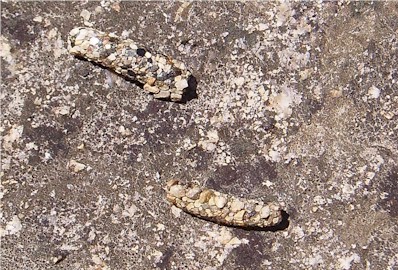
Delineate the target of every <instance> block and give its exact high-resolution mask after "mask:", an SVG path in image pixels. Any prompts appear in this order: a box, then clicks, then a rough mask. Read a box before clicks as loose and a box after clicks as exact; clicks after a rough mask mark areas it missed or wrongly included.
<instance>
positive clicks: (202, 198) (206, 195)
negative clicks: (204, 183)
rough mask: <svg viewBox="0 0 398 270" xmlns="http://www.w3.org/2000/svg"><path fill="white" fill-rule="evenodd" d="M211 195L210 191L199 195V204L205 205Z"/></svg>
mask: <svg viewBox="0 0 398 270" xmlns="http://www.w3.org/2000/svg"><path fill="white" fill-rule="evenodd" d="M212 195H213V192H212V191H211V190H208V189H206V190H204V191H202V193H200V196H199V202H201V203H206V202H208V201H209V199H210V197H211V196H212Z"/></svg>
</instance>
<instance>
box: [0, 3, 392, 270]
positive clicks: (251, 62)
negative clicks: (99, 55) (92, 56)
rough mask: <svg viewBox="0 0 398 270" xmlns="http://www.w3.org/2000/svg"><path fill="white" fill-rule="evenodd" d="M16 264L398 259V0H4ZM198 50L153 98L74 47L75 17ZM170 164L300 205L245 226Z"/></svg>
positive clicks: (5, 233)
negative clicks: (200, 199) (216, 219)
mask: <svg viewBox="0 0 398 270" xmlns="http://www.w3.org/2000/svg"><path fill="white" fill-rule="evenodd" d="M1 5H2V10H1V27H2V29H1V57H2V58H1V61H2V62H1V63H2V64H1V79H2V85H1V89H2V91H1V115H2V119H1V134H2V148H1V150H2V152H1V161H2V173H1V185H2V190H1V207H2V211H1V217H0V221H1V223H0V225H1V227H0V234H1V269H207V270H210V269H376V270H377V269H380V270H381V269H397V268H398V255H397V254H398V236H397V235H398V185H397V181H398V180H397V179H398V150H397V149H398V70H397V63H398V38H397V35H398V4H397V2H351V3H349V2H334V1H333V2H325V3H315V2H308V3H300V2H298V3H279V2H266V3H259V2H252V1H247V2H220V3H214V2H162V3H160V2H158V3H150V2H111V1H107V0H103V1H101V2H91V1H90V2H88V1H86V2H46V3H40V2H24V3H23V2H11V1H3V2H2V3H1ZM84 25H86V26H91V27H93V28H96V29H99V30H102V31H110V32H116V33H117V34H118V35H124V36H126V37H129V38H132V39H134V40H136V41H138V42H140V43H142V44H145V46H147V47H148V48H151V49H152V50H156V51H160V52H162V53H164V54H168V55H171V56H173V57H175V58H177V59H180V60H182V61H184V62H185V63H186V64H187V65H188V66H189V68H190V70H192V72H193V73H194V75H195V77H196V78H197V81H198V85H197V94H198V97H197V98H196V99H193V100H190V101H188V102H187V103H185V104H176V103H172V102H165V101H159V100H154V99H153V98H152V97H151V96H149V95H147V94H146V93H144V91H143V90H142V89H140V88H138V87H137V86H136V85H134V84H132V83H129V82H127V81H125V80H123V79H121V78H119V77H117V76H116V75H114V74H113V73H111V72H109V71H106V70H104V69H102V68H100V67H98V66H95V65H92V64H91V63H89V62H84V61H81V60H78V59H75V58H73V57H72V56H71V55H69V54H68V52H67V35H68V32H69V31H70V30H71V29H72V28H73V27H75V26H84ZM171 177H177V178H181V179H183V180H186V181H197V182H198V183H200V184H204V185H207V186H209V187H211V188H215V189H218V190H220V191H223V192H228V193H232V194H235V195H237V196H244V197H249V198H264V200H277V201H280V202H284V203H285V205H286V207H285V209H286V212H287V213H288V214H289V224H288V227H287V228H285V229H282V230H277V231H255V230H254V231H253V230H251V231H247V230H242V229H237V228H229V227H223V226H219V225H217V224H214V223H211V222H208V221H204V220H201V219H198V218H194V217H192V216H190V215H187V214H185V213H183V212H180V211H179V209H177V208H173V207H171V206H170V205H169V203H167V202H166V200H165V196H164V195H165V194H164V190H163V187H164V185H165V183H166V181H167V180H168V179H169V178H171Z"/></svg>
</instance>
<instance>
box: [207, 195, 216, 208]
mask: <svg viewBox="0 0 398 270" xmlns="http://www.w3.org/2000/svg"><path fill="white" fill-rule="evenodd" d="M208 203H209V205H210V206H213V205H216V203H215V202H214V196H213V197H210V199H209V202H208Z"/></svg>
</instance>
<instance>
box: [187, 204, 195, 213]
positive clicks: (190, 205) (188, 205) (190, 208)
mask: <svg viewBox="0 0 398 270" xmlns="http://www.w3.org/2000/svg"><path fill="white" fill-rule="evenodd" d="M194 208H195V206H194V204H193V203H188V204H187V210H189V211H191V210H192V209H194Z"/></svg>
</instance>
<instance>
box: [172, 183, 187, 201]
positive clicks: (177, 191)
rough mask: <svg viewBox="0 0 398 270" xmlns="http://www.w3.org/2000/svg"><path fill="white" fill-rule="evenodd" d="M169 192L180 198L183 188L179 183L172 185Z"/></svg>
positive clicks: (183, 192)
mask: <svg viewBox="0 0 398 270" xmlns="http://www.w3.org/2000/svg"><path fill="white" fill-rule="evenodd" d="M169 193H170V194H171V195H173V196H175V197H177V198H181V197H183V196H184V195H185V189H184V187H183V186H181V185H174V186H171V187H170V190H169Z"/></svg>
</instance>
